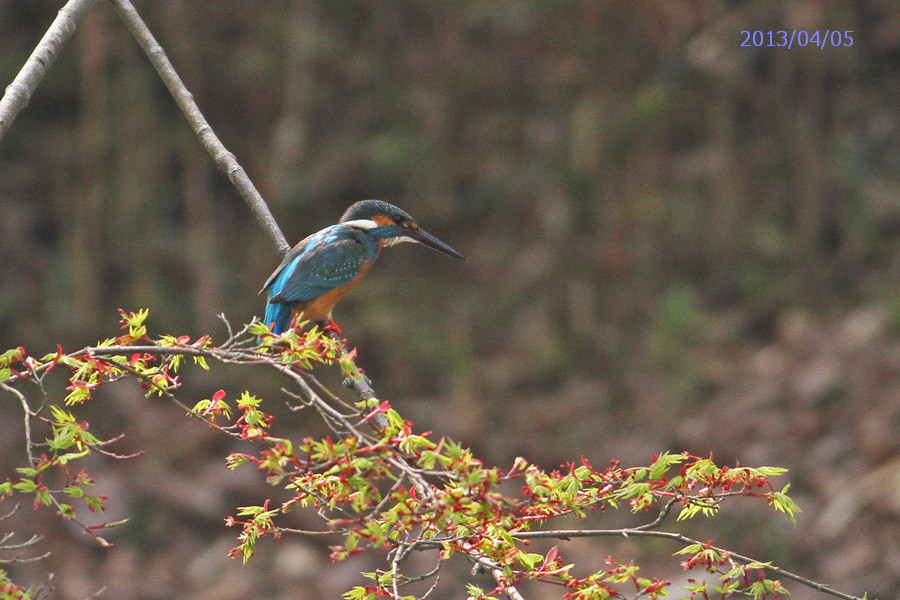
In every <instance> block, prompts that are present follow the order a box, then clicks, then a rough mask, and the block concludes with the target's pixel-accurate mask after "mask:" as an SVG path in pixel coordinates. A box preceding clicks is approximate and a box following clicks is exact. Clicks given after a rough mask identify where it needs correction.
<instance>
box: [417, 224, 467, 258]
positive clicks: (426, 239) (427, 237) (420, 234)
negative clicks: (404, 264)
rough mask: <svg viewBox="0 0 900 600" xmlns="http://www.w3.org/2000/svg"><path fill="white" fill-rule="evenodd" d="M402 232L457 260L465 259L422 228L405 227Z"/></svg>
mask: <svg viewBox="0 0 900 600" xmlns="http://www.w3.org/2000/svg"><path fill="white" fill-rule="evenodd" d="M403 234H404V235H405V236H406V237H408V238H410V239H412V240H415V241H417V242H419V243H420V244H423V245H425V246H428V247H429V248H433V249H435V250H437V251H438V252H443V253H444V254H447V255H449V256H452V257H453V258H458V259H459V260H466V257H465V256H463V255H462V254H460V253H459V252H457V251H456V250H454V249H453V248H451V247H450V246H448V245H447V244H445V243H444V242H442V241H441V240H439V239H437V238H436V237H434V236H433V235H431V234H430V233H428V232H427V231H425V230H424V229H407V230H405V231H404V232H403Z"/></svg>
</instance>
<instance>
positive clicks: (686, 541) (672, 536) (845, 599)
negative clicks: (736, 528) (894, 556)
mask: <svg viewBox="0 0 900 600" xmlns="http://www.w3.org/2000/svg"><path fill="white" fill-rule="evenodd" d="M512 535H513V537H517V538H529V539H535V538H551V539H560V540H567V539H570V538H576V537H610V536H620V537H625V538H627V537H657V538H666V539H669V540H674V541H676V542H678V543H680V544H682V545H684V546H690V545H693V544H704V543H705V542H701V541H700V540H695V539H693V538H689V537H687V536H686V535H682V534H680V533H675V532H672V531H653V530H647V529H628V528H624V529H556V530H546V531H517V532H515V533H513V534H512ZM710 548H711V549H712V550H715V551H716V552H719V553H722V554H726V555H727V556H729V557H730V558H732V559H734V560H736V561H738V562H741V563H743V564H745V565H749V564H751V563H761V562H762V561H758V560H756V559H754V558H750V557H749V556H744V555H742V554H737V553H736V552H732V551H731V550H726V549H725V548H719V547H717V546H711V547H710ZM765 569H766V570H767V571H770V572H772V573H775V574H776V575H778V576H780V577H784V578H785V579H793V580H794V581H796V582H798V583H802V584H803V585H805V586H808V587H811V588H813V589H814V590H816V591H819V592H822V593H823V594H828V595H829V596H834V597H836V598H841V599H842V600H862V599H861V598H860V597H859V596H852V595H850V594H845V593H843V592H839V591H837V590H835V589H834V588H831V587H828V586H827V585H824V584H821V583H817V582H815V581H813V580H812V579H807V578H806V577H803V576H801V575H797V574H796V573H792V572H791V571H786V570H784V569H782V568H780V567H776V566H773V565H770V564H766V566H765Z"/></svg>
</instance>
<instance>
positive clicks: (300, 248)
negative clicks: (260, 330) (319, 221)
mask: <svg viewBox="0 0 900 600" xmlns="http://www.w3.org/2000/svg"><path fill="white" fill-rule="evenodd" d="M321 233H322V232H321V231H320V232H317V233H313V234H312V235H308V236H306V237H305V238H303V239H302V240H301V241H300V242H299V243H298V244H297V245H296V246H294V247H293V248H291V250H290V251H289V252H288V253H287V254H285V255H284V259H282V261H281V264H280V265H278V267H276V268H275V270H274V271H272V274H271V275H269V278H268V279H266V282H265V283H264V284H263V286H262V289H261V290H259V292H257V293H259V294H262V293H263V292H265V291H266V290H268V289H269V288H270V287H271V286H272V284H273V283H275V279H277V278H278V276H279V275H280V274H281V273H282V271H284V268H285V267H287V266H288V265H289V264H291V263H292V262H294V261H295V260H297V259H298V258H299V257H300V255H302V254H303V253H304V252H305V251H306V246H307V245H308V244H309V243H310V242H311V241H313V240H314V239H315V238H316V237H319V236H321Z"/></svg>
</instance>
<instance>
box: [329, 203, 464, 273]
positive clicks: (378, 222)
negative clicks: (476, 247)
mask: <svg viewBox="0 0 900 600" xmlns="http://www.w3.org/2000/svg"><path fill="white" fill-rule="evenodd" d="M340 223H342V224H343V225H349V226H351V227H357V228H359V229H363V230H365V231H366V232H367V233H368V234H369V235H372V236H374V237H376V238H378V239H379V240H384V245H386V246H393V245H394V244H397V243H399V242H416V243H417V244H422V245H424V246H428V247H429V248H433V249H434V250H437V251H439V252H443V253H444V254H447V255H449V256H452V257H453V258H458V259H459V260H466V258H465V257H464V256H463V255H462V254H460V253H459V252H457V251H456V250H454V249H453V248H451V247H450V246H448V245H447V244H445V243H444V242H442V241H441V240H439V239H437V238H436V237H434V236H433V235H431V234H430V233H428V232H427V231H425V230H424V229H422V228H421V227H419V224H418V223H416V220H415V219H413V218H412V217H411V216H410V215H409V213H407V212H406V211H404V210H402V209H400V208H397V207H396V206H394V205H393V204H388V203H387V202H384V201H382V200H361V201H360V202H357V203H355V204H353V205H352V206H350V208H348V209H347V210H346V212H344V216H342V217H341V220H340Z"/></svg>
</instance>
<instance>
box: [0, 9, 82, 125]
mask: <svg viewBox="0 0 900 600" xmlns="http://www.w3.org/2000/svg"><path fill="white" fill-rule="evenodd" d="M96 1H97V0H69V2H67V3H66V5H65V6H63V7H62V9H60V11H59V14H57V15H56V19H54V20H53V23H52V24H51V25H50V27H49V29H47V32H46V33H45V34H44V37H42V38H41V41H40V42H38V45H37V46H36V47H35V48H34V52H32V53H31V56H29V57H28V60H27V61H25V64H24V65H23V66H22V69H21V70H20V71H19V73H18V74H17V75H16V78H15V79H13V82H12V83H11V84H9V86H8V87H7V88H6V92H5V93H4V94H3V98H0V139H3V136H4V135H5V134H6V132H7V131H9V128H10V126H11V125H12V122H13V121H14V120H15V118H16V116H17V115H18V114H19V113H20V112H21V111H22V109H23V108H25V107H26V106H28V101H29V100H30V99H31V95H32V94H33V93H34V90H36V89H37V86H38V84H40V82H41V80H42V79H43V78H44V75H46V74H47V71H48V70H49V69H50V65H52V64H53V61H54V60H56V57H57V56H58V55H59V51H60V50H62V48H63V46H65V45H66V42H68V41H69V38H70V37H72V33H74V31H75V28H76V27H77V26H78V23H80V22H81V19H82V18H83V17H84V15H85V14H86V13H87V11H88V10H90V8H91V7H92V6H93V5H94V3H95V2H96Z"/></svg>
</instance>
